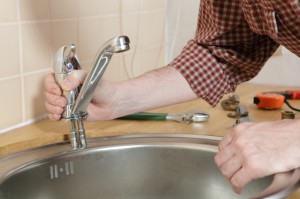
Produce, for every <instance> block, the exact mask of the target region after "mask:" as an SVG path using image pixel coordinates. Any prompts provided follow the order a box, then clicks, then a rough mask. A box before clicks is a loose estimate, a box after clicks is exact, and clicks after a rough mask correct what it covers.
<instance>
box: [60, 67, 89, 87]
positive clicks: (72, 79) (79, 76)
mask: <svg viewBox="0 0 300 199" xmlns="http://www.w3.org/2000/svg"><path fill="white" fill-rule="evenodd" d="M86 75H87V73H86V71H84V70H74V71H72V72H71V73H70V74H69V75H68V76H67V78H66V79H65V80H64V81H63V83H62V84H61V87H62V89H63V90H66V91H70V90H73V89H75V88H77V87H78V86H79V85H80V84H82V83H83V81H84V79H85V77H86Z"/></svg>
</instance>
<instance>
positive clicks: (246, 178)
mask: <svg viewBox="0 0 300 199" xmlns="http://www.w3.org/2000/svg"><path fill="white" fill-rule="evenodd" d="M253 179H254V178H253V177H252V175H251V174H250V173H248V172H247V170H246V169H245V168H244V167H242V168H241V169H240V170H239V171H238V172H236V173H235V175H234V176H233V177H232V178H231V180H230V182H231V184H232V186H233V189H234V191H235V192H236V193H241V192H242V190H243V188H244V187H245V186H246V185H247V184H248V183H250V182H251V181H252V180H253Z"/></svg>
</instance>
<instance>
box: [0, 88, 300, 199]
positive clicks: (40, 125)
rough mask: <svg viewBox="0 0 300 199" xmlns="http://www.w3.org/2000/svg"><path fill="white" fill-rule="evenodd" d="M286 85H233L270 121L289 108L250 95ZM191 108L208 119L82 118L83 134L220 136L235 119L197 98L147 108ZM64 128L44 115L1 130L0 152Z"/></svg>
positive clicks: (58, 135)
mask: <svg viewBox="0 0 300 199" xmlns="http://www.w3.org/2000/svg"><path fill="white" fill-rule="evenodd" d="M288 89H296V88H290V87H279V86H262V85H254V84H249V83H244V84H242V85H240V86H239V87H238V88H237V90H236V92H235V94H236V95H238V96H239V98H240V104H243V105H246V106H247V108H248V111H249V116H250V118H251V120H252V121H273V120H279V119H281V111H282V110H290V109H289V108H288V107H287V106H286V105H284V106H283V108H282V109H281V110H272V111H270V110H269V111H268V110H260V109H258V108H257V107H256V105H255V104H253V97H254V96H255V94H257V93H259V92H263V91H284V90H288ZM298 89H299V88H298ZM227 98H228V95H226V96H224V98H223V99H227ZM290 103H291V104H292V105H293V106H295V107H298V108H299V107H300V100H290ZM192 109H197V110H201V111H205V112H207V113H209V117H210V118H209V121H207V122H204V123H192V124H183V123H179V122H174V121H133V120H112V121H98V122H85V129H86V134H87V137H97V136H112V135H124V134H138V133H192V134H205V135H215V136H224V135H225V134H226V129H228V128H230V127H231V126H232V125H233V124H234V123H235V119H232V118H228V117H227V114H228V113H230V111H225V110H223V109H222V107H221V105H220V104H219V105H218V106H217V107H215V108H212V107H210V106H209V105H208V104H207V103H206V102H205V101H203V100H201V99H199V100H194V101H191V102H187V103H182V104H177V105H173V106H168V107H164V108H160V109H156V110H153V111H151V112H163V113H174V114H179V113H183V112H186V111H189V110H192ZM296 118H300V113H296ZM68 132H69V125H68V123H66V122H64V121H59V122H53V121H50V120H48V119H44V120H41V121H38V122H35V123H33V124H30V125H27V126H25V127H22V128H19V129H15V130H12V131H10V132H7V133H3V134H1V135H0V156H3V155H6V154H10V153H13V152H16V151H20V150H25V149H29V148H32V147H36V146H42V145H46V144H51V143H57V142H61V141H66V140H68ZM293 198H300V191H299V193H297V194H296V195H295V196H291V197H290V199H293Z"/></svg>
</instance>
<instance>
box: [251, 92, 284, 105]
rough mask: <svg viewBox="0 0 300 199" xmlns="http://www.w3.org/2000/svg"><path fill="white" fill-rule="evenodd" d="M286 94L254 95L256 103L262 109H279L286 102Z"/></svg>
mask: <svg viewBox="0 0 300 199" xmlns="http://www.w3.org/2000/svg"><path fill="white" fill-rule="evenodd" d="M284 100H285V97H284V95H281V94H277V93H258V94H257V95H256V96H255V97H254V104H256V105H257V106H258V108H262V109H279V108H281V107H282V106H283V104H284Z"/></svg>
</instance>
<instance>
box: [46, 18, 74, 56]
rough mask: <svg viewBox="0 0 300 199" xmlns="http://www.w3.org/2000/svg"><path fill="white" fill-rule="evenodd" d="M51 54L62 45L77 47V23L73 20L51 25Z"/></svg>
mask: <svg viewBox="0 0 300 199" xmlns="http://www.w3.org/2000/svg"><path fill="white" fill-rule="evenodd" d="M51 42H52V54H53V55H54V53H55V52H56V51H57V50H58V48H60V47H61V46H63V45H68V44H75V45H77V22H76V21H75V20H70V21H69V20H68V21H56V22H52V23H51Z"/></svg>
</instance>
